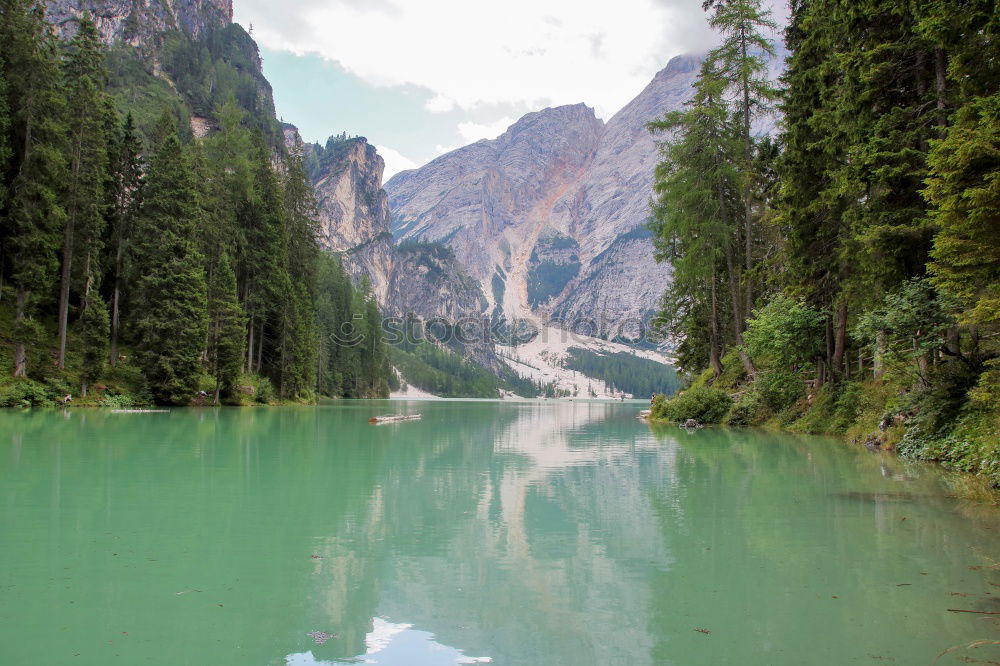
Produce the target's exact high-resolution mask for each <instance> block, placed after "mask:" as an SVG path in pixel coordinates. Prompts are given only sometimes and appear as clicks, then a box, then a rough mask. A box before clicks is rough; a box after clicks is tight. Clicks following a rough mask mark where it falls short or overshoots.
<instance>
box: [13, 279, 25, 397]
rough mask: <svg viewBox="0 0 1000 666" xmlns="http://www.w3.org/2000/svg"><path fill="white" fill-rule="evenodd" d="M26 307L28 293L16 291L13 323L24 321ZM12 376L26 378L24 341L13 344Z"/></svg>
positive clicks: (21, 290)
mask: <svg viewBox="0 0 1000 666" xmlns="http://www.w3.org/2000/svg"><path fill="white" fill-rule="evenodd" d="M27 306H28V291H27V290H26V289H25V288H24V287H18V289H17V314H16V315H15V317H14V321H15V322H17V323H18V324H20V323H22V322H23V321H24V319H25V313H24V311H25V309H26V308H27ZM14 376H15V377H27V376H28V353H27V350H26V348H25V345H24V340H17V341H16V343H15V344H14Z"/></svg>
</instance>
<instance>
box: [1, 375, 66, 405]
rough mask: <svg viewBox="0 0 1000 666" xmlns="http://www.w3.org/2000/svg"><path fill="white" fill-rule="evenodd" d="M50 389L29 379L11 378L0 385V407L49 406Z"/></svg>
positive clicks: (50, 402)
mask: <svg viewBox="0 0 1000 666" xmlns="http://www.w3.org/2000/svg"><path fill="white" fill-rule="evenodd" d="M54 404H55V395H54V394H53V393H52V389H50V388H48V387H47V386H45V385H44V384H41V383H39V382H36V381H34V380H31V379H13V380H11V381H10V383H8V384H5V385H4V386H0V407H51V406H52V405H54Z"/></svg>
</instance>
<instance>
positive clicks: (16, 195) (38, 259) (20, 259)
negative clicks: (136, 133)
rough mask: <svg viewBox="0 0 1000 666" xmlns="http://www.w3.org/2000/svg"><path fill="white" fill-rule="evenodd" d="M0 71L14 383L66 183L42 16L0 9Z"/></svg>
mask: <svg viewBox="0 0 1000 666" xmlns="http://www.w3.org/2000/svg"><path fill="white" fill-rule="evenodd" d="M0 10H2V11H0V44H3V49H0V63H2V70H3V72H4V73H5V75H6V78H7V91H8V100H9V103H10V113H11V123H10V127H11V133H10V136H11V142H10V146H11V149H12V156H11V159H10V162H9V168H8V170H7V171H6V173H5V174H4V180H5V182H7V183H9V187H8V197H7V198H8V201H7V207H6V212H5V215H4V216H3V222H4V229H3V242H4V256H5V257H7V258H8V259H7V260H8V261H9V264H10V266H9V269H8V270H9V275H10V279H11V282H12V284H13V287H14V289H15V292H16V303H15V327H14V336H13V337H14V375H15V376H17V377H24V376H26V375H27V371H28V354H27V350H28V347H29V346H30V345H31V344H32V343H33V342H35V341H37V340H38V334H39V332H40V330H39V327H38V325H37V323H36V322H35V321H34V320H33V317H32V315H33V313H34V310H35V305H36V303H37V301H38V300H39V299H40V298H41V297H42V296H43V295H44V293H45V292H46V291H47V290H48V289H49V288H50V287H51V286H52V278H53V275H54V273H55V271H56V269H57V267H58V258H57V252H58V248H59V234H60V231H61V230H62V226H63V222H64V221H65V219H66V214H65V210H64V209H63V207H62V205H61V203H60V200H59V193H60V188H61V186H62V184H63V183H64V182H65V181H66V176H67V171H66V162H65V158H64V155H65V152H64V149H65V142H64V136H65V133H66V127H65V124H64V117H65V111H66V103H65V97H64V96H63V94H62V88H61V79H60V76H59V61H58V55H57V51H56V43H55V39H54V38H53V37H52V35H51V32H50V30H49V28H48V25H47V24H46V23H45V19H44V13H43V12H42V10H41V9H40V8H39V7H37V6H35V5H34V3H32V2H28V1H27V0H3V2H2V4H0Z"/></svg>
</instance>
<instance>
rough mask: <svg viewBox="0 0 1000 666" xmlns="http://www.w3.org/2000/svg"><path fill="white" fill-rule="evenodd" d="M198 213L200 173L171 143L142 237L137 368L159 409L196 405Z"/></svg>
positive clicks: (200, 312) (161, 157)
mask: <svg viewBox="0 0 1000 666" xmlns="http://www.w3.org/2000/svg"><path fill="white" fill-rule="evenodd" d="M199 222H200V208H199V204H198V197H197V187H196V184H195V180H194V173H193V171H192V169H191V165H190V163H189V160H188V157H187V155H186V154H185V152H184V149H183V147H182V146H181V143H180V141H179V140H178V139H177V136H176V135H171V136H168V137H166V138H165V139H164V140H163V142H162V143H161V145H160V147H159V149H158V150H157V151H156V153H155V154H154V155H153V158H152V160H151V162H150V165H149V171H148V173H147V181H146V187H145V190H144V193H143V203H142V208H141V209H140V213H139V220H138V229H137V233H136V239H137V242H136V253H135V254H136V264H137V265H138V266H141V267H142V276H141V277H140V278H139V280H138V286H137V294H136V299H135V301H134V303H135V309H134V311H133V312H132V317H133V320H134V322H135V326H136V330H137V333H138V335H137V337H138V344H137V352H138V356H139V364H140V366H141V367H142V370H143V374H144V375H145V377H146V380H147V381H148V382H149V385H150V388H151V390H152V392H153V396H154V397H155V398H156V400H157V401H158V402H161V403H166V404H177V405H183V404H187V403H188V402H190V400H191V399H192V397H193V396H194V393H195V391H196V389H197V385H198V380H199V375H200V373H201V356H202V351H203V349H204V345H205V339H206V334H207V332H208V304H207V299H206V284H205V271H204V267H203V257H202V255H201V252H199V251H198V246H197V227H198V224H199Z"/></svg>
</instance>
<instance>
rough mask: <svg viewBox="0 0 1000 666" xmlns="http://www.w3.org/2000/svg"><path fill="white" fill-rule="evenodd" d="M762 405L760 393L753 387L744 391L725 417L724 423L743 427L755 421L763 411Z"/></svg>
mask: <svg viewBox="0 0 1000 666" xmlns="http://www.w3.org/2000/svg"><path fill="white" fill-rule="evenodd" d="M763 409H764V406H763V401H762V400H761V397H760V393H759V392H758V391H756V390H754V389H753V387H751V388H749V389H747V390H746V391H744V392H743V393H742V394H741V395H740V397H739V399H738V400H737V401H736V404H734V405H733V408H732V409H731V410H729V416H727V417H726V425H731V426H737V427H742V428H745V427H747V426H750V425H753V424H754V423H756V422H757V421H758V420H759V419H760V416H761V414H762V412H763Z"/></svg>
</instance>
